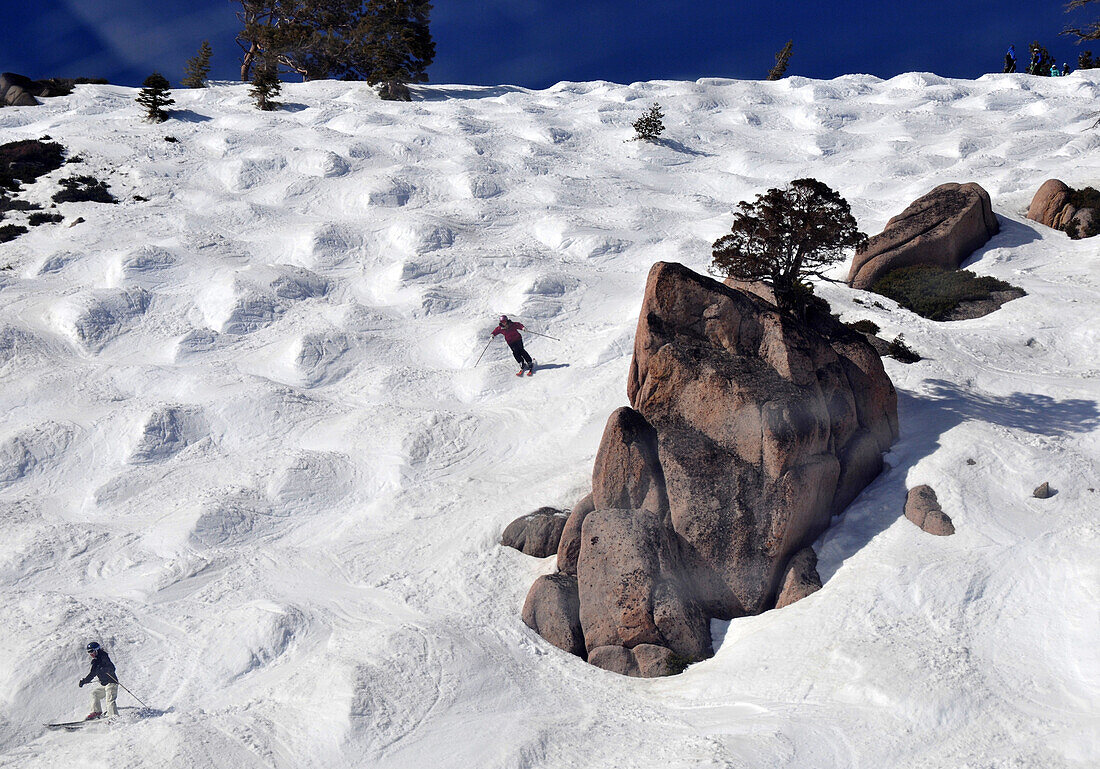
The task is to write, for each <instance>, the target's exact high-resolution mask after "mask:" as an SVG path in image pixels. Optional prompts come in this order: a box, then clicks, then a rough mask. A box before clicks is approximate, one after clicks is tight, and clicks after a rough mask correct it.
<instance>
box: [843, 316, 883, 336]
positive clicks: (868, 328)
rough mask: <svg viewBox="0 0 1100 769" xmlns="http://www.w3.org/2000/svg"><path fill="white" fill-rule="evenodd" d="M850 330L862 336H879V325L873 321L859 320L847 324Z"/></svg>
mask: <svg viewBox="0 0 1100 769" xmlns="http://www.w3.org/2000/svg"><path fill="white" fill-rule="evenodd" d="M847 325H848V328H850V329H852V331H858V332H859V333H861V334H877V333H878V332H879V327H878V324H877V323H875V322H874V321H873V320H867V319H866V318H865V319H863V320H857V321H855V322H854V323H849V324H847Z"/></svg>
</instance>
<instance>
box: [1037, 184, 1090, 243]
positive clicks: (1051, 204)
mask: <svg viewBox="0 0 1100 769" xmlns="http://www.w3.org/2000/svg"><path fill="white" fill-rule="evenodd" d="M1087 191H1088V190H1087V189H1086V192H1087ZM1092 193H1093V195H1092V198H1091V199H1092V200H1094V201H1095V202H1096V205H1078V204H1077V202H1080V201H1077V202H1075V200H1076V197H1077V196H1076V194H1075V193H1074V190H1073V189H1072V188H1071V187H1069V185H1067V184H1065V183H1064V182H1062V181H1060V180H1059V179H1047V180H1046V181H1045V182H1043V184H1042V186H1041V187H1039V190H1038V191H1037V192H1036V193H1035V197H1034V198H1032V199H1031V206H1030V207H1028V209H1027V218H1028V219H1031V220H1033V221H1036V222H1039V223H1040V224H1045V225H1046V226H1047V227H1052V228H1054V229H1056V230H1062V231H1063V232H1066V233H1068V234H1069V236H1070V237H1071V238H1081V237H1091V236H1092V235H1095V234H1097V230H1098V229H1100V196H1097V195H1096V191H1095V190H1092Z"/></svg>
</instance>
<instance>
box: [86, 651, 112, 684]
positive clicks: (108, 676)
mask: <svg viewBox="0 0 1100 769" xmlns="http://www.w3.org/2000/svg"><path fill="white" fill-rule="evenodd" d="M93 678H99V682H100V683H101V684H117V683H118V677H117V676H116V675H115V663H113V662H111V658H110V657H108V656H107V652H106V651H104V650H103V649H100V650H99V653H98V654H96V655H95V656H94V657H92V669H91V670H89V671H88V675H86V676H84V678H82V679H81V681H80V685H81V686H83V685H84V684H86V683H89V682H90V681H91V680H92V679H93Z"/></svg>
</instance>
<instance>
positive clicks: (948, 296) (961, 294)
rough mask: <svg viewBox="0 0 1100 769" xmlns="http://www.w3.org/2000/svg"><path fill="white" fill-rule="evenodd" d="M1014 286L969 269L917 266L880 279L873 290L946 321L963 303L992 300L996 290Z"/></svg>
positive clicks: (913, 310) (907, 307) (918, 312)
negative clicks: (980, 275)
mask: <svg viewBox="0 0 1100 769" xmlns="http://www.w3.org/2000/svg"><path fill="white" fill-rule="evenodd" d="M1011 289H1012V286H1010V285H1009V284H1008V283H1005V282H1004V281H1003V280H997V279H996V278H992V277H989V276H982V277H979V276H977V275H975V274H974V273H972V272H970V271H969V270H948V269H945V268H943V267H931V266H928V265H917V266H915V267H903V268H902V269H900V270H894V271H892V272H889V273H887V274H886V275H884V276H883V277H882V278H879V280H877V281H876V282H875V284H874V285H873V286H871V290H872V291H874V292H875V293H876V294H881V295H883V296H885V297H888V298H890V299H893V300H894V301H895V302H897V303H898V304H900V305H901V306H902V307H905V308H906V309H908V310H911V311H912V312H915V313H916V314H917V315H920V316H921V317H924V318H928V319H929V320H945V319H947V318H948V316H950V315H951V313H952V312H953V311H954V310H955V309H956V308H957V307H958V306H959V305H960V304H962V303H963V302H974V301H979V300H982V299H989V298H990V295H991V294H992V293H993V292H994V291H1008V290H1011Z"/></svg>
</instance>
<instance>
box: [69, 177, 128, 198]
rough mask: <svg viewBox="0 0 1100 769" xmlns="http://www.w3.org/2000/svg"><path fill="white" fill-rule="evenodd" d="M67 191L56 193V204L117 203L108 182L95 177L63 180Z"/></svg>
mask: <svg viewBox="0 0 1100 769" xmlns="http://www.w3.org/2000/svg"><path fill="white" fill-rule="evenodd" d="M60 184H61V186H62V187H64V188H65V189H63V190H61V191H60V192H56V193H54V196H53V202H54V203H117V202H118V201H117V200H115V196H114V195H112V194H111V191H110V190H108V189H107V184H106V182H101V181H100V180H99V179H96V178H95V177H94V176H70V177H69V178H68V179H62V180H61V182H60Z"/></svg>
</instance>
